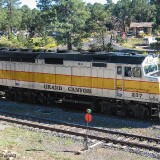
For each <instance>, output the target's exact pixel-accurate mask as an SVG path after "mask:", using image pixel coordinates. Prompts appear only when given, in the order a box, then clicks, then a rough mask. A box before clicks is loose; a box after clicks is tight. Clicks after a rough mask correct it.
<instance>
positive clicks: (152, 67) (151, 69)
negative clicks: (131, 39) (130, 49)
mask: <svg viewBox="0 0 160 160" xmlns="http://www.w3.org/2000/svg"><path fill="white" fill-rule="evenodd" d="M158 70H159V68H158V66H157V64H151V65H146V66H144V72H145V74H148V73H151V72H154V71H158Z"/></svg>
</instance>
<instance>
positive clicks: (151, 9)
mask: <svg viewBox="0 0 160 160" xmlns="http://www.w3.org/2000/svg"><path fill="white" fill-rule="evenodd" d="M130 8H131V11H132V20H133V21H138V22H153V20H154V17H155V15H156V6H155V5H154V4H153V3H150V1H148V0H132V2H131V7H130Z"/></svg>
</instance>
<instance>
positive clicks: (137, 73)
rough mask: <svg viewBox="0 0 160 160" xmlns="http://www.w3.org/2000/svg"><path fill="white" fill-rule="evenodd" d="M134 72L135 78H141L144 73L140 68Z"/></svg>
mask: <svg viewBox="0 0 160 160" xmlns="http://www.w3.org/2000/svg"><path fill="white" fill-rule="evenodd" d="M132 72H133V77H137V78H141V76H142V72H141V68H140V67H134V68H133V69H132Z"/></svg>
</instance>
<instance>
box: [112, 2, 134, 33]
mask: <svg viewBox="0 0 160 160" xmlns="http://www.w3.org/2000/svg"><path fill="white" fill-rule="evenodd" d="M130 6H131V0H120V1H118V2H117V4H116V5H115V8H114V11H113V15H114V21H117V22H118V24H119V25H118V28H119V30H120V31H122V32H125V31H126V25H128V24H129V23H130V21H131V7H130Z"/></svg>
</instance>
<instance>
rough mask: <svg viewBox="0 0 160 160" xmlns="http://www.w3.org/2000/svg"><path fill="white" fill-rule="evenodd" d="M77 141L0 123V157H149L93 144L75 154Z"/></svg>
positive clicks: (30, 159) (80, 145)
mask: <svg viewBox="0 0 160 160" xmlns="http://www.w3.org/2000/svg"><path fill="white" fill-rule="evenodd" d="M83 148H84V146H83V143H82V142H81V141H75V140H73V139H70V138H60V137H56V136H53V134H52V133H44V132H39V131H29V130H28V129H22V128H19V127H16V126H10V125H5V124H1V123H0V160H11V159H12V160H149V159H152V158H147V157H144V156H140V155H136V154H134V153H129V152H125V151H120V150H116V149H111V148H103V147H97V148H94V149H91V150H89V151H87V152H84V153H82V154H80V155H76V152H77V151H80V150H82V149H83Z"/></svg>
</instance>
